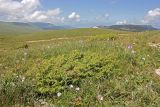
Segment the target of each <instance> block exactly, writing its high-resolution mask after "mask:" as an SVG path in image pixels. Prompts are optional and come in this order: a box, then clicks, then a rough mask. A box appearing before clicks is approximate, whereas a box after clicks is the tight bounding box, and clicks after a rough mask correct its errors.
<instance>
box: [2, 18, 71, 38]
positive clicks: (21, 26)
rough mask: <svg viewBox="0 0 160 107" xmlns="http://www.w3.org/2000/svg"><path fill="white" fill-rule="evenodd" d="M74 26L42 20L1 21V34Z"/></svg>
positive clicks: (25, 32)
mask: <svg viewBox="0 0 160 107" xmlns="http://www.w3.org/2000/svg"><path fill="white" fill-rule="evenodd" d="M70 28H72V27H68V26H56V25H54V24H51V23H41V22H27V23H24V22H2V21H1V22H0V35H6V34H12V35H17V34H27V33H33V32H38V31H43V30H60V29H70Z"/></svg>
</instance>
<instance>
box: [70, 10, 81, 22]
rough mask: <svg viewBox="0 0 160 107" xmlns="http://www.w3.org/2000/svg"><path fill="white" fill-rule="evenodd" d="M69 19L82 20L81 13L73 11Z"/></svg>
mask: <svg viewBox="0 0 160 107" xmlns="http://www.w3.org/2000/svg"><path fill="white" fill-rule="evenodd" d="M68 19H70V20H72V21H76V22H79V21H80V15H79V14H77V13H76V12H72V13H71V14H70V15H69V16H68Z"/></svg>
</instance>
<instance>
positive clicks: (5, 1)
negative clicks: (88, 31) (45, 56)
mask: <svg viewBox="0 0 160 107" xmlns="http://www.w3.org/2000/svg"><path fill="white" fill-rule="evenodd" d="M0 4H1V5H0V19H1V20H6V21H8V20H9V21H12V20H13V21H16V20H19V21H42V22H50V23H54V24H57V25H71V26H76V27H89V26H95V25H111V24H151V25H154V26H157V27H159V26H160V0H0ZM9 4H11V5H12V4H15V5H12V7H14V9H13V8H12V9H10V8H9V7H8V8H6V7H5V6H6V5H7V6H8V5H9ZM23 8H24V9H23ZM16 9H17V10H16ZM18 9H19V10H20V9H21V10H24V11H25V13H24V11H20V12H19V13H20V14H16V12H17V11H18ZM12 10H13V11H12ZM50 11H51V12H50ZM9 12H12V14H11V13H9ZM14 12H15V14H16V15H13V13H14Z"/></svg>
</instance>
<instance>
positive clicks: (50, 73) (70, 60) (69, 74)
mask: <svg viewBox="0 0 160 107" xmlns="http://www.w3.org/2000/svg"><path fill="white" fill-rule="evenodd" d="M117 62H118V60H116V57H113V56H111V55H106V56H102V55H100V54H94V53H91V52H89V53H85V54H84V53H81V52H79V51H74V52H72V53H71V54H69V55H60V56H57V57H52V58H51V59H49V60H46V61H44V62H43V63H42V66H40V67H39V68H38V69H37V71H36V72H37V74H36V81H37V88H38V93H41V94H54V93H57V92H60V91H64V89H65V87H67V86H68V85H70V84H73V85H75V86H80V85H81V81H82V79H87V78H88V77H92V78H96V79H98V80H99V79H103V78H106V77H107V76H109V75H111V74H112V72H114V71H116V70H117V69H118V67H117V66H118V63H117Z"/></svg>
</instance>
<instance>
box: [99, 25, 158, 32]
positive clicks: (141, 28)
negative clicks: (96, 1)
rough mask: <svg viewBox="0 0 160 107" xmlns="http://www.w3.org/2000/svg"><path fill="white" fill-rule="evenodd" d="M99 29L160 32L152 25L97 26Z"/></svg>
mask: <svg viewBox="0 0 160 107" xmlns="http://www.w3.org/2000/svg"><path fill="white" fill-rule="evenodd" d="M97 28H109V29H117V30H126V31H147V30H158V29H157V28H154V27H153V26H151V25H112V26H97Z"/></svg>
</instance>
